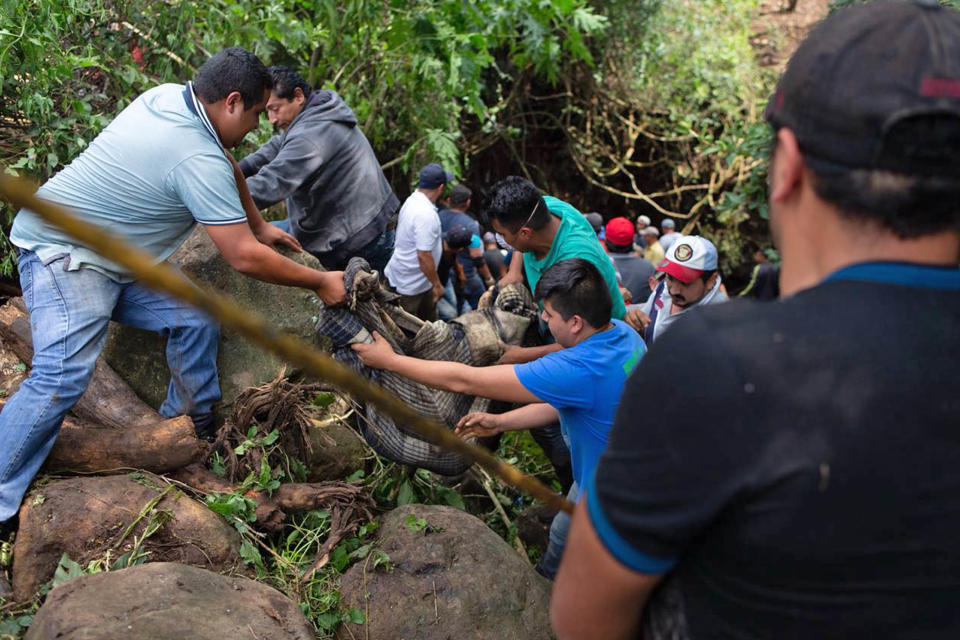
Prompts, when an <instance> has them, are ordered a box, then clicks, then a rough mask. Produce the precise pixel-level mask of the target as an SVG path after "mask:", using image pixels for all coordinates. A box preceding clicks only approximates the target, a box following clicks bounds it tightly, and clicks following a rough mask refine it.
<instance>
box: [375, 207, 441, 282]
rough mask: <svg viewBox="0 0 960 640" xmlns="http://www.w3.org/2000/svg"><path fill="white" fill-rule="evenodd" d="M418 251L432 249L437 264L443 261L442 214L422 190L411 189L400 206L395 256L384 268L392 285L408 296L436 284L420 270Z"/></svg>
mask: <svg viewBox="0 0 960 640" xmlns="http://www.w3.org/2000/svg"><path fill="white" fill-rule="evenodd" d="M417 251H429V252H430V253H431V254H432V255H433V264H434V268H436V265H439V264H440V257H441V255H442V254H443V240H442V239H441V236H440V216H439V215H438V214H437V207H436V206H435V205H434V204H433V203H432V202H430V199H429V198H428V197H427V196H425V195H424V194H423V192H421V191H414V192H413V193H411V194H410V197H409V198H407V200H406V202H404V203H403V206H402V207H400V214H399V216H398V219H397V239H396V242H395V246H394V249H393V256H391V258H390V262H388V263H387V268H386V269H384V270H383V272H384V274H385V275H386V276H387V279H388V280H389V281H390V284H391V286H393V288H394V289H396V290H397V292H398V293H400V294H403V295H405V296H415V295H417V294H420V293H423V292H424V291H428V290H429V289H430V288H431V287H432V286H433V285H432V284H430V280H428V279H427V276H426V275H424V273H423V271H421V270H420V261H419V260H418V259H417Z"/></svg>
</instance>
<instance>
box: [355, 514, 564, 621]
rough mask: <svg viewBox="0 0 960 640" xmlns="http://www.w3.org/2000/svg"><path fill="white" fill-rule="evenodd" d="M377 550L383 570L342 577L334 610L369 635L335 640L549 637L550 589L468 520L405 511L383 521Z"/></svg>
mask: <svg viewBox="0 0 960 640" xmlns="http://www.w3.org/2000/svg"><path fill="white" fill-rule="evenodd" d="M378 548H379V549H382V550H383V551H384V552H386V554H387V555H388V556H389V558H390V565H391V568H390V569H387V568H385V566H384V565H383V564H380V566H378V567H377V568H375V569H374V568H372V564H373V563H372V562H366V563H364V562H358V563H357V564H356V565H354V566H353V567H352V568H350V570H349V571H347V573H346V574H345V575H344V576H343V579H342V581H341V589H342V599H341V604H342V606H344V607H346V608H356V609H359V610H360V611H362V612H364V615H365V617H366V622H365V625H366V626H367V627H368V628H367V629H363V628H362V627H363V626H364V625H354V624H352V623H346V625H348V626H349V628H347V626H342V627H341V628H340V629H339V631H338V636H337V637H338V638H340V639H341V640H347V639H348V638H352V637H355V638H362V637H369V638H371V640H392V639H395V638H418V639H419V640H449V639H452V638H456V639H457V640H463V639H478V640H479V639H486V638H489V639H490V640H494V639H496V640H500V639H501V638H524V640H539V639H544V640H545V639H547V638H551V637H552V635H551V633H550V622H549V603H550V582H548V581H547V580H545V579H544V578H542V577H540V576H539V575H538V574H537V573H536V572H535V571H534V570H533V567H531V566H530V564H528V563H527V561H526V560H525V559H524V558H522V557H521V556H520V555H518V554H517V552H516V551H514V550H513V549H512V548H511V547H510V545H508V544H507V543H506V542H504V541H503V540H502V539H501V538H500V537H499V536H498V535H497V534H495V533H494V532H493V531H491V530H490V529H489V528H488V527H487V526H486V525H485V524H484V523H483V522H481V521H480V520H479V519H477V518H475V517H474V516H472V515H470V514H468V513H466V512H464V511H461V510H459V509H456V508H454V507H441V506H425V505H406V506H403V507H400V508H398V509H395V510H393V511H391V512H390V513H388V514H386V515H385V516H384V517H383V521H382V524H381V527H380V534H379V542H378ZM371 557H375V556H371ZM367 633H369V636H366V634H367Z"/></svg>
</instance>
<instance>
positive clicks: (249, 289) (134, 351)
mask: <svg viewBox="0 0 960 640" xmlns="http://www.w3.org/2000/svg"><path fill="white" fill-rule="evenodd" d="M285 255H287V256H288V257H290V258H292V259H293V260H295V261H297V262H299V263H300V264H304V265H306V266H309V267H312V268H315V269H316V268H319V266H320V263H319V262H317V260H316V258H314V257H313V256H311V255H310V254H308V253H306V252H304V253H296V254H295V253H286V254H285ZM170 262H171V263H172V264H174V265H176V266H177V267H178V268H179V269H180V270H181V271H183V273H185V274H186V275H187V276H189V277H190V278H191V279H192V280H193V281H194V282H196V283H198V284H200V285H201V286H203V287H205V288H208V289H210V290H213V291H217V292H219V293H223V294H226V295H228V296H230V297H232V298H233V299H234V300H235V301H236V302H237V304H239V306H240V307H241V308H242V309H249V310H251V311H254V312H256V313H258V314H260V315H262V316H264V317H265V318H266V319H267V321H268V322H269V323H270V324H271V325H272V326H274V327H276V328H278V329H281V330H283V331H287V332H289V333H292V334H293V335H295V336H297V337H299V338H302V339H304V340H306V341H308V342H310V343H312V344H317V342H316V337H315V331H314V324H315V322H316V316H317V314H318V313H319V310H320V305H321V303H320V299H319V298H317V297H316V296H315V295H314V294H313V293H312V292H310V291H307V290H306V289H300V288H298V287H283V286H280V285H274V284H267V283H266V282H260V281H259V280H254V279H253V278H249V277H247V276H245V275H243V274H241V273H239V272H238V271H236V270H235V269H233V268H232V267H231V266H230V265H229V264H227V262H226V260H224V259H223V257H222V256H221V255H220V252H219V251H218V250H217V248H216V246H214V244H213V242H212V241H211V240H210V237H209V236H208V235H207V233H206V231H204V230H203V229H202V228H201V227H200V226H198V227H197V229H195V230H194V232H193V233H192V234H190V237H189V238H187V240H186V241H185V242H184V243H183V245H182V246H181V247H180V248H179V249H178V250H177V251H176V253H174V254H173V256H171V258H170ZM164 346H165V341H164V340H163V339H162V338H161V337H160V336H159V335H157V334H155V333H152V332H150V331H142V330H138V329H131V328H129V327H124V326H121V325H118V324H116V323H111V326H110V332H109V335H108V338H107V346H106V348H105V349H104V357H105V358H106V360H107V362H108V363H109V364H110V366H111V367H113V368H114V369H115V370H116V371H117V373H119V374H120V376H121V377H122V378H123V379H124V380H126V382H127V384H129V385H130V386H131V387H132V388H133V390H134V391H136V392H137V395H139V396H140V397H141V398H143V400H144V401H145V402H146V403H147V404H149V405H151V406H152V407H154V408H159V407H160V404H161V403H162V402H163V399H164V397H165V396H166V393H167V385H168V384H169V383H170V374H169V372H168V370H167V365H166V360H165V358H164ZM217 364H218V369H219V372H220V389H221V391H222V392H223V403H224V404H230V403H232V402H233V400H234V399H235V398H236V397H237V395H238V394H239V393H240V392H241V391H243V390H244V389H246V388H247V387H253V386H257V385H260V384H264V383H266V382H269V381H270V380H273V379H274V378H276V377H277V374H278V373H279V371H280V369H281V368H282V366H283V363H282V362H281V360H280V358H279V357H277V356H275V355H273V354H272V353H268V352H266V351H264V350H263V349H261V348H260V347H257V346H255V345H253V344H251V343H250V342H249V341H248V340H247V339H246V338H242V337H240V336H238V335H236V334H234V333H232V332H230V331H224V332H223V334H222V335H221V337H220V353H219V356H218V359H217Z"/></svg>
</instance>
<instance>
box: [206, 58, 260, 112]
mask: <svg viewBox="0 0 960 640" xmlns="http://www.w3.org/2000/svg"><path fill="white" fill-rule="evenodd" d="M270 86H271V82H270V73H269V72H268V71H267V68H266V67H265V66H263V63H262V62H260V58H258V57H257V56H255V55H253V54H252V53H250V52H249V51H247V50H246V49H243V48H241V47H230V48H229V49H224V50H223V51H220V52H218V53H215V54H213V55H212V56H210V59H209V60H207V61H206V62H204V63H203V66H202V67H200V69H199V70H198V71H197V75H196V77H195V78H194V79H193V90H194V91H196V92H197V95H198V96H200V98H201V99H202V100H203V101H204V102H207V103H210V102H217V101H218V100H223V99H224V98H226V97H227V96H228V95H230V93H232V92H234V91H239V92H240V96H241V97H242V98H243V108H244V109H249V108H250V107H252V106H253V105H255V104H259V103H260V102H263V94H264V92H266V91H267V90H269V89H270Z"/></svg>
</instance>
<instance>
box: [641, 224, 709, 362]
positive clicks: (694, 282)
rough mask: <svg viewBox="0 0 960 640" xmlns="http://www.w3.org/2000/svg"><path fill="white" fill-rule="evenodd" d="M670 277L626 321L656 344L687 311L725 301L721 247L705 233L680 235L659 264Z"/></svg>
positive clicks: (658, 268) (648, 342)
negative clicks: (719, 265)
mask: <svg viewBox="0 0 960 640" xmlns="http://www.w3.org/2000/svg"><path fill="white" fill-rule="evenodd" d="M657 271H659V272H661V273H663V274H665V276H666V277H664V278H663V279H661V280H660V284H659V285H657V288H656V289H655V290H654V291H653V293H651V294H650V297H649V298H647V301H646V302H644V303H643V304H635V305H630V306H629V307H627V314H626V315H625V316H624V318H623V319H624V321H626V322H627V324H629V325H630V326H632V327H633V328H634V329H636V330H637V331H639V332H640V333H641V335H643V338H644V340H645V341H646V343H647V346H650V345H651V344H653V342H654V340H656V339H657V338H659V337H660V336H661V335H662V334H663V332H664V331H666V330H667V328H668V327H669V326H670V325H671V324H673V323H674V322H676V320H677V318H679V317H680V316H681V315H682V314H683V313H684V312H685V311H687V310H688V309H692V308H693V307H696V306H701V305H707V304H714V303H717V302H723V301H724V300H726V299H727V294H725V293H724V292H723V290H722V289H721V288H720V274H719V273H717V248H716V247H714V246H713V243H712V242H710V241H709V240H707V239H706V238H703V237H701V236H677V239H676V241H675V242H674V243H673V245H672V246H671V247H670V248H669V249H668V250H667V253H666V256H665V257H664V259H663V260H661V261H660V264H658V265H657Z"/></svg>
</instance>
